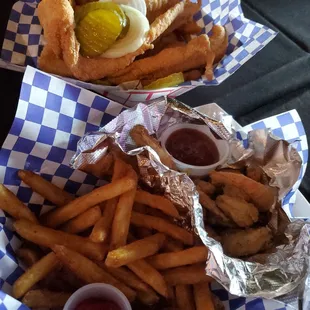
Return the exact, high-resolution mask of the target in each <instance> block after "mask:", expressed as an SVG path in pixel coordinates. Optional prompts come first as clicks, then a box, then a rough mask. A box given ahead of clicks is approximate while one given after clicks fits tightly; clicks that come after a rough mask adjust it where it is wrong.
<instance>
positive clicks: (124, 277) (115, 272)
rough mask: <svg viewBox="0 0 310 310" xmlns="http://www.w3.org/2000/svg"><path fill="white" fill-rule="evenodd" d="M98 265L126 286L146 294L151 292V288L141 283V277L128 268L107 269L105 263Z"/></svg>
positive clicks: (98, 263)
mask: <svg viewBox="0 0 310 310" xmlns="http://www.w3.org/2000/svg"><path fill="white" fill-rule="evenodd" d="M97 265H98V266H99V267H100V268H102V269H103V270H105V271H106V272H108V273H110V274H111V275H112V276H113V277H114V278H115V279H117V280H119V281H121V282H124V283H125V284H126V285H128V286H129V287H131V288H133V289H135V290H138V291H145V292H147V291H148V290H149V286H148V285H147V284H145V283H144V282H143V281H141V280H140V278H139V277H137V276H136V275H135V274H134V273H133V272H132V271H130V270H129V269H128V268H126V267H119V268H110V267H107V265H106V264H105V263H104V262H103V261H101V262H97Z"/></svg>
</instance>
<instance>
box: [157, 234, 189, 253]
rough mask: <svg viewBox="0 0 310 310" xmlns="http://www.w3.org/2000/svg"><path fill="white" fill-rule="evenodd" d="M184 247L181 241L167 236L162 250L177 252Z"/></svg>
mask: <svg viewBox="0 0 310 310" xmlns="http://www.w3.org/2000/svg"><path fill="white" fill-rule="evenodd" d="M183 248H184V246H183V243H182V242H181V241H179V240H175V239H172V238H170V237H167V238H166V240H165V242H164V244H163V246H162V250H163V251H164V252H179V251H182V250H183Z"/></svg>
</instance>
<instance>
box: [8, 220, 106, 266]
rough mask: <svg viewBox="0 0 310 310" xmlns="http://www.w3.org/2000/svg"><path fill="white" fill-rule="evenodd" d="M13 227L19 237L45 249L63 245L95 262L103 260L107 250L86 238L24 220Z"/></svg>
mask: <svg viewBox="0 0 310 310" xmlns="http://www.w3.org/2000/svg"><path fill="white" fill-rule="evenodd" d="M14 227H15V229H16V232H17V233H18V234H19V235H20V236H21V237H23V238H24V239H26V240H29V241H32V242H33V243H35V244H38V245H42V246H46V247H51V246H53V245H54V244H60V245H65V246H67V247H69V248H71V249H73V250H76V251H77V252H80V253H81V254H84V255H85V256H87V257H90V258H93V259H97V260H103V259H104V257H105V254H106V252H107V248H106V247H105V246H104V245H102V244H99V243H94V242H92V241H90V240H89V239H88V238H83V237H80V236H75V235H72V234H68V233H66V232H63V231H59V230H54V229H51V228H47V227H44V226H41V225H36V224H32V223H30V222H29V221H26V220H18V221H16V222H15V223H14Z"/></svg>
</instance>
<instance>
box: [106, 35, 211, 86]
mask: <svg viewBox="0 0 310 310" xmlns="http://www.w3.org/2000/svg"><path fill="white" fill-rule="evenodd" d="M209 55H211V56H212V57H213V53H212V51H211V49H210V42H209V38H208V36H206V35H200V36H199V37H196V38H194V39H193V40H191V41H190V42H189V43H188V44H187V45H185V46H180V47H174V48H166V49H164V50H162V51H161V52H160V53H158V54H157V55H155V56H152V57H148V58H144V59H140V60H137V61H135V62H134V63H132V64H131V65H130V66H128V67H127V68H126V69H124V70H122V71H120V72H118V73H117V74H115V75H114V76H111V77H109V81H110V82H112V83H113V84H116V85H118V84H121V83H124V82H128V81H134V80H142V79H148V80H154V79H159V78H162V77H165V76H168V75H170V74H172V73H177V72H183V71H188V70H191V69H195V68H199V67H201V66H204V65H206V63H208V64H207V66H209V67H211V69H212V62H211V63H210V61H209V60H208V57H209ZM212 61H213V58H212Z"/></svg>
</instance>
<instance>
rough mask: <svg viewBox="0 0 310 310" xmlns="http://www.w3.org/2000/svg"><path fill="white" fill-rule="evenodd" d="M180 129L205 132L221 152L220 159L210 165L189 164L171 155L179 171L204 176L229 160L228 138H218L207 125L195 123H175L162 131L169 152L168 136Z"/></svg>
mask: <svg viewBox="0 0 310 310" xmlns="http://www.w3.org/2000/svg"><path fill="white" fill-rule="evenodd" d="M179 129H195V130H198V131H200V132H202V133H204V134H205V135H206V136H207V137H208V138H210V139H211V140H212V141H213V142H214V144H215V146H216V148H217V150H218V152H219V160H218V161H217V162H216V163H214V164H212V165H208V166H193V165H188V164H186V163H183V162H181V161H179V160H177V159H176V158H174V157H173V156H171V157H172V159H173V161H174V163H175V164H176V166H177V169H178V170H179V171H182V172H185V173H187V174H188V175H189V176H191V177H204V176H206V175H207V174H208V173H209V172H211V171H212V170H214V169H215V168H216V167H218V166H221V165H222V164H224V163H225V161H226V160H227V158H228V156H229V152H230V150H229V144H228V142H227V141H226V140H220V139H216V138H215V137H214V135H213V134H212V132H211V130H210V128H209V127H208V126H207V125H195V124H188V123H180V124H175V125H172V126H170V127H168V128H167V129H166V130H165V131H164V132H163V133H162V135H161V136H160V138H159V140H160V142H161V145H162V147H163V148H164V149H165V150H166V151H167V152H168V150H167V149H166V142H167V140H168V138H169V137H170V135H171V134H172V133H173V132H175V131H177V130H179ZM168 153H169V152H168ZM170 155H171V154H170Z"/></svg>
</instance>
